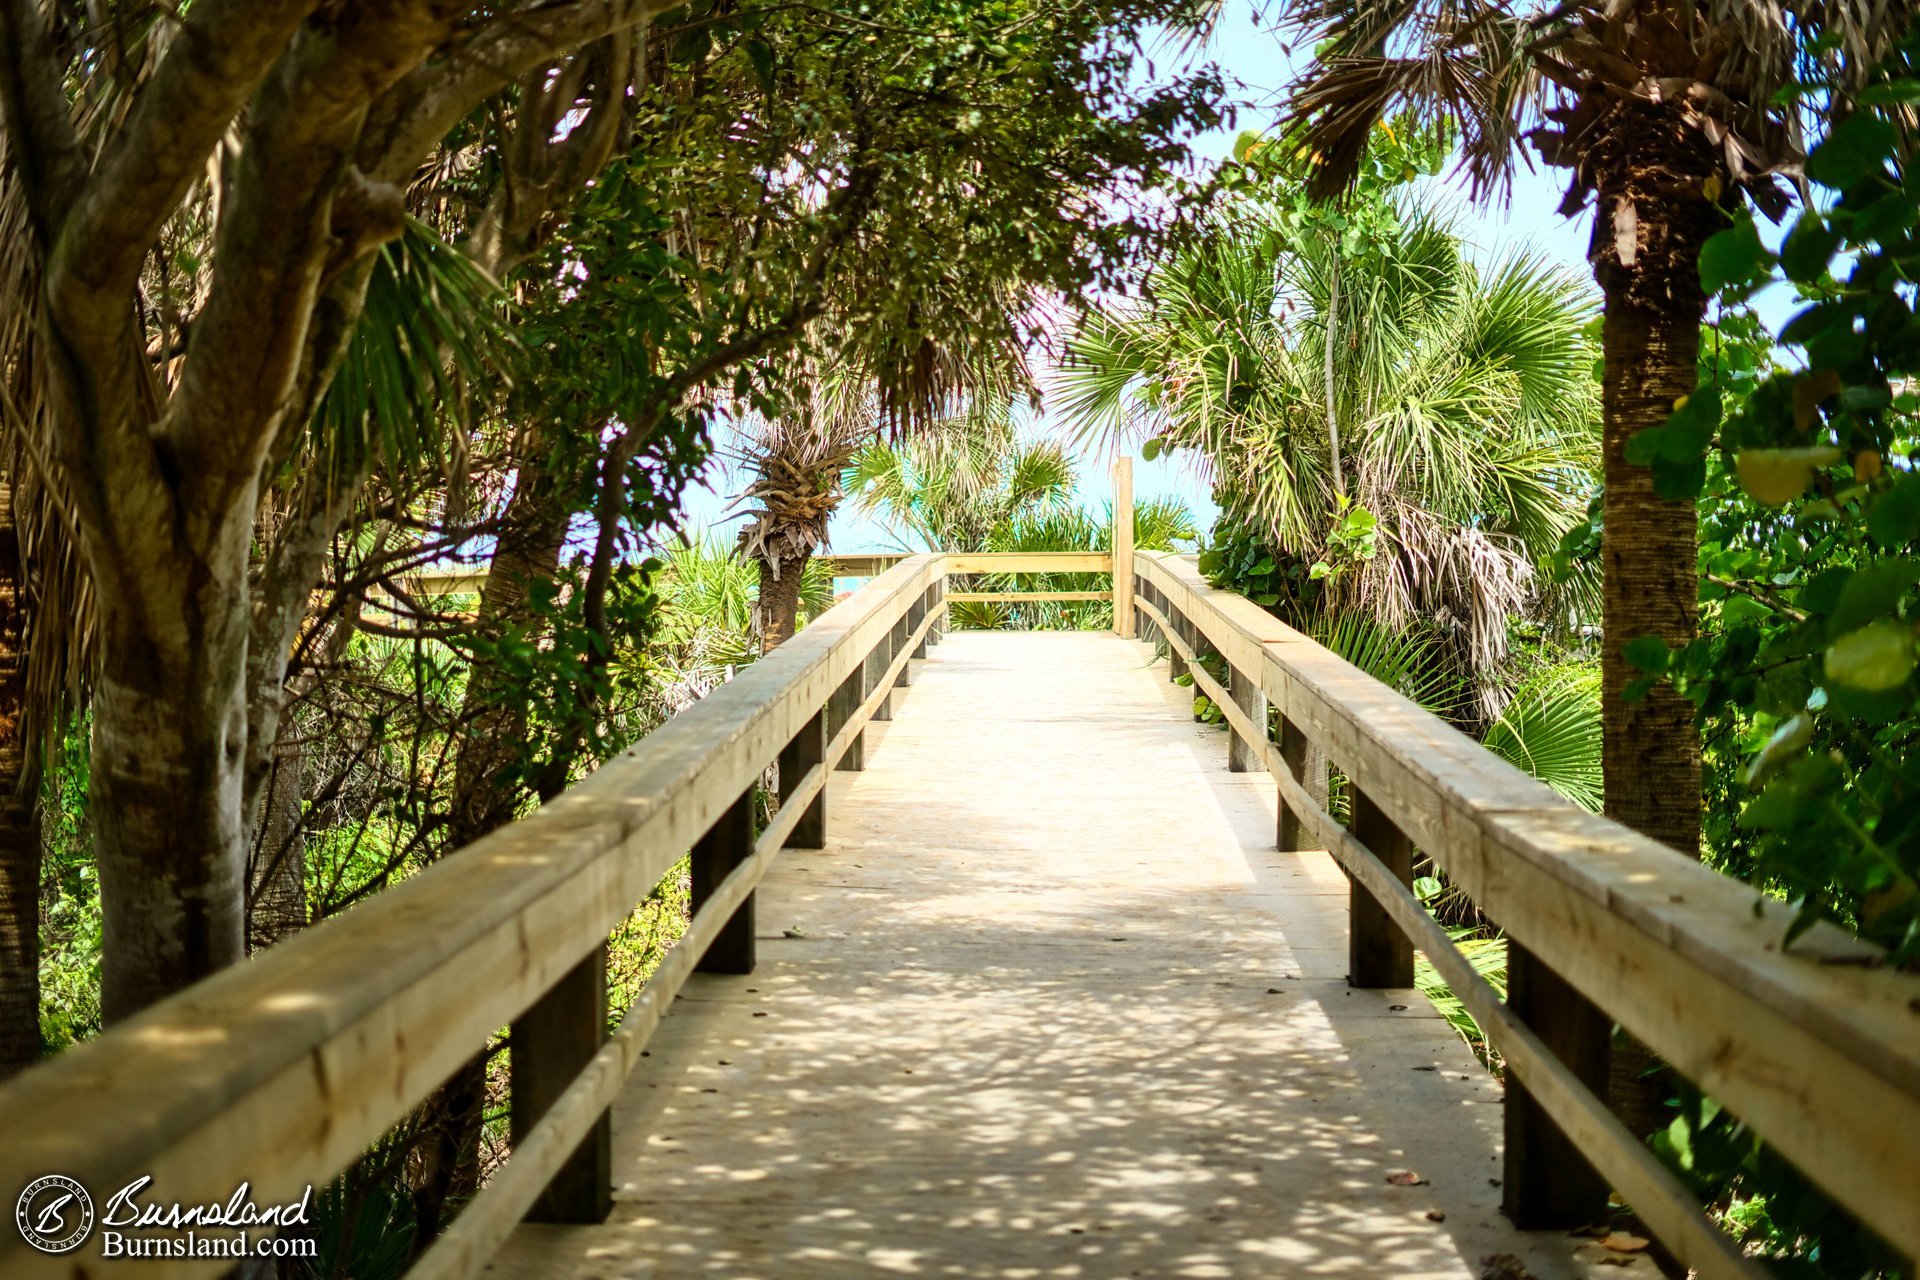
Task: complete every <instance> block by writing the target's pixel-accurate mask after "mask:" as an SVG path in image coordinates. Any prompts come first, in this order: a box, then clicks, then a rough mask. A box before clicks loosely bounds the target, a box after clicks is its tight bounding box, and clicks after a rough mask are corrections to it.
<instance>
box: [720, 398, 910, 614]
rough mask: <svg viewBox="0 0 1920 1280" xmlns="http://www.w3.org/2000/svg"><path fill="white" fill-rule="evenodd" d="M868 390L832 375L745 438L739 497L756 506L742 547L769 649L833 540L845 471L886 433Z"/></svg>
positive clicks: (762, 421) (757, 424)
mask: <svg viewBox="0 0 1920 1280" xmlns="http://www.w3.org/2000/svg"><path fill="white" fill-rule="evenodd" d="M863 389H864V388H858V389H856V388H855V387H854V386H851V385H849V384H848V383H846V382H843V381H840V380H829V381H828V382H827V383H825V384H824V385H822V386H821V387H819V388H818V389H816V390H815V391H814V392H813V394H812V395H810V396H809V397H807V398H806V399H804V400H803V401H801V402H800V403H799V404H798V405H796V406H794V407H793V408H792V409H791V410H790V411H789V412H787V413H783V414H780V415H778V416H775V417H767V418H760V419H756V420H755V421H754V422H753V423H752V424H751V425H750V426H749V427H748V428H747V430H746V431H745V432H744V433H743V435H742V441H741V444H740V446H739V448H738V450H737V457H738V460H739V461H740V462H741V463H743V464H744V465H745V466H746V467H747V468H748V469H749V471H750V472H751V475H752V479H751V480H750V481H749V482H748V484H747V486H746V488H744V489H743V490H741V492H740V496H739V497H738V498H737V499H736V500H735V501H736V503H752V504H754V506H753V509H752V510H751V511H750V512H749V513H748V521H747V524H746V527H745V528H743V529H742V530H741V531H740V549H741V552H742V553H743V554H744V555H745V556H746V557H747V559H748V561H750V562H751V563H752V564H754V565H756V566H757V567H758V570H759V590H758V592H757V594H756V597H755V599H756V606H755V612H754V630H755V631H756V633H757V634H758V635H759V636H760V643H761V645H762V647H763V648H764V649H767V650H771V649H773V648H774V647H775V646H777V645H779V644H780V643H781V642H782V641H784V640H785V639H787V638H788V637H789V636H791V635H792V634H793V630H794V626H795V625H796V621H797V612H798V609H799V607H800V593H801V590H802V581H803V575H804V574H805V572H806V569H807V566H808V565H810V564H811V563H812V558H813V554H814V552H815V551H817V550H819V549H820V548H821V547H823V546H825V545H826V542H827V524H828V521H829V520H830V519H831V518H832V516H833V513H834V510H835V509H836V508H837V507H839V505H840V501H841V498H842V497H843V496H845V491H844V490H843V489H842V488H841V473H842V471H844V470H845V468H846V466H847V464H848V463H849V462H851V461H852V459H853V456H854V454H855V453H857V452H858V451H859V450H860V449H861V447H862V446H863V445H865V444H867V443H868V442H870V441H872V440H875V439H877V438H878V436H879V431H880V422H879V418H878V414H877V413H876V411H875V406H874V405H873V404H871V403H870V402H869V398H868V397H867V396H864V395H861V394H859V392H860V390H863Z"/></svg>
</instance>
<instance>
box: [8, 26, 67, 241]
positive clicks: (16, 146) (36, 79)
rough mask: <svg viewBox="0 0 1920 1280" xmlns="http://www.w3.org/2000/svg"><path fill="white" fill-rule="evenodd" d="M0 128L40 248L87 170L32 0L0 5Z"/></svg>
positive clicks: (49, 45) (50, 47)
mask: <svg viewBox="0 0 1920 1280" xmlns="http://www.w3.org/2000/svg"><path fill="white" fill-rule="evenodd" d="M0 129H4V130H5V132H6V134H7V138H8V143H7V146H8V149H9V150H10V151H12V153H13V156H14V164H15V166H16V170H17V172H18V175H19V179H20V181H21V182H22V183H23V185H24V188H25V191H26V195H27V206H28V208H29V210H30V211H31V212H32V214H33V218H34V221H35V223H36V224H37V226H38V228H39V231H40V235H41V237H42V240H43V242H44V243H47V244H50V243H52V240H53V235H52V229H53V227H54V226H55V224H56V222H57V220H58V211H59V210H60V209H61V208H62V207H64V205H65V203H66V201H67V199H68V198H69V196H70V195H71V193H72V190H73V188H74V186H75V185H76V184H77V183H78V182H79V180H80V178H81V176H82V175H83V174H84V173H85V171H86V161H85V160H84V159H83V157H82V154H81V150H80V137H79V134H78V133H77V132H76V131H75V129H74V124H73V116H72V114H71V113H70V112H69V111H68V109H67V95H66V94H65V93H64V92H63V91H62V90H61V87H60V61H59V58H58V57H57V56H56V55H55V53H54V50H53V40H52V38H51V37H50V36H49V35H48V34H47V27H46V23H45V22H43V21H42V20H41V17H40V6H39V5H38V4H36V3H35V2H34V0H0Z"/></svg>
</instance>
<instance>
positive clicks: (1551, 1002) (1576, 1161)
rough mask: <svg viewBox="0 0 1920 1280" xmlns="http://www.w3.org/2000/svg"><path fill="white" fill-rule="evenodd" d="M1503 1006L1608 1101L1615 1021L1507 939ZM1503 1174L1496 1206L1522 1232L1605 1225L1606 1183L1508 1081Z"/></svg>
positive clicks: (1523, 1090)
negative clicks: (1499, 1207)
mask: <svg viewBox="0 0 1920 1280" xmlns="http://www.w3.org/2000/svg"><path fill="white" fill-rule="evenodd" d="M1507 1008H1509V1009H1511V1010H1512V1011H1513V1012H1514V1013H1515V1014H1517V1015H1518V1016H1519V1018H1520V1020H1521V1021H1522V1022H1524V1023H1526V1024H1527V1026H1528V1027H1530V1028H1532V1029H1533V1033H1534V1034H1535V1035H1537V1036H1539V1037H1540V1039H1541V1040H1543V1041H1545V1042H1546V1046H1547V1048H1549V1049H1551V1050H1553V1053H1554V1056H1555V1057H1557V1058H1559V1059H1560V1061H1561V1062H1563V1063H1565V1064H1566V1065H1567V1067H1568V1068H1569V1069H1570V1070H1572V1072H1573V1074H1574V1075H1575V1076H1577V1077H1578V1078H1579V1080H1580V1082H1581V1083H1582V1084H1584V1085H1586V1086H1587V1088H1589V1089H1591V1090H1592V1091H1593V1092H1594V1093H1595V1094H1597V1095H1598V1096H1600V1097H1602V1098H1604V1097H1606V1096H1607V1068H1608V1055H1609V1053H1610V1051H1611V1040H1612V1036H1613V1023H1612V1022H1611V1021H1610V1020H1609V1019H1608V1018H1607V1016H1606V1015H1605V1014H1604V1013H1602V1012H1600V1010H1598V1009H1596V1008H1595V1007H1594V1006H1593V1003H1592V1002H1591V1001H1589V1000H1588V999H1587V998H1586V997H1585V996H1583V995H1581V994H1580V992H1579V991H1577V990H1576V989H1575V988H1574V987H1573V986H1572V985H1570V984H1569V983H1568V982H1567V981H1566V979H1564V978H1562V977H1561V976H1560V975H1559V974H1557V973H1555V972H1554V971H1553V970H1551V969H1549V968H1548V967H1547V966H1546V965H1544V964H1542V963H1541V962H1540V960H1539V959H1538V958H1537V957H1536V956H1535V955H1534V954H1533V953H1532V952H1530V951H1528V950H1527V949H1526V948H1525V947H1522V946H1521V945H1520V944H1519V943H1517V942H1514V941H1513V940H1512V939H1508V941H1507ZM1506 1139H1507V1140H1506V1176H1505V1178H1504V1179H1503V1180H1502V1183H1501V1194H1502V1198H1503V1202H1502V1204H1501V1208H1503V1209H1505V1210H1506V1213H1507V1216H1508V1217H1509V1218H1511V1219H1513V1225H1514V1226H1516V1227H1519V1228H1520V1229H1521V1230H1523V1231H1564V1230H1569V1229H1571V1228H1574V1227H1584V1226H1590V1225H1592V1224H1593V1223H1596V1222H1604V1221H1605V1220H1606V1216H1607V1182H1606V1179H1605V1178H1602V1177H1601V1176H1600V1175H1599V1174H1598V1173H1597V1172H1595V1170H1594V1167H1593V1166H1592V1165H1590V1164H1588V1163H1587V1160H1586V1157H1585V1156H1583V1155H1581V1154H1580V1148H1579V1147H1577V1146H1575V1145H1574V1144H1573V1143H1572V1142H1571V1141H1569V1140H1568V1138H1567V1135H1566V1134H1564V1133H1562V1132H1560V1127H1559V1126H1558V1125H1556V1124H1554V1122H1553V1120H1552V1118H1551V1117H1549V1116H1548V1115H1547V1112H1546V1109H1545V1108H1543V1107H1542V1106H1541V1105H1540V1104H1539V1103H1538V1102H1535V1101H1534V1100H1533V1097H1532V1095H1531V1094H1529V1093H1528V1092H1527V1090H1526V1086H1525V1085H1523V1084H1521V1083H1520V1081H1519V1080H1517V1079H1515V1078H1514V1077H1513V1076H1512V1075H1511V1074H1509V1075H1508V1077H1507V1100H1506Z"/></svg>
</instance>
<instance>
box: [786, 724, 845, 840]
mask: <svg viewBox="0 0 1920 1280" xmlns="http://www.w3.org/2000/svg"><path fill="white" fill-rule="evenodd" d="M835 696H836V697H837V696H838V695H837V694H836V695H835ZM826 758H827V714H826V712H825V711H824V710H821V711H816V712H814V713H813V716H812V718H811V719H809V720H808V721H807V723H806V724H805V725H804V726H802V727H801V730H800V732H799V733H797V734H795V735H794V736H793V741H791V742H789V743H788V744H787V745H786V746H785V747H783V748H781V750H780V807H781V808H783V809H784V808H786V806H787V800H788V798H789V797H790V796H792V795H793V793H794V790H795V789H796V788H797V787H799V785H800V780H801V779H802V778H804V777H806V776H807V771H808V770H810V769H812V768H813V766H815V765H817V764H819V763H820V762H821V761H823V760H825V759H826ZM787 847H788V848H789V849H824V848H826V847H827V789H826V788H825V787H824V786H823V787H821V788H820V790H819V792H818V793H817V794H815V796H814V797H813V799H811V800H809V801H808V802H807V811H806V813H805V814H804V815H803V816H802V817H801V819H800V824H799V825H798V826H796V827H795V828H794V829H793V834H792V835H790V836H788V837H787Z"/></svg>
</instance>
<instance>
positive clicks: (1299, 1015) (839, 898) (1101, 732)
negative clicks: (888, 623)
mask: <svg viewBox="0 0 1920 1280" xmlns="http://www.w3.org/2000/svg"><path fill="white" fill-rule="evenodd" d="M931 654H932V658H931V660H930V661H928V662H926V663H924V664H923V663H918V662H916V663H914V686H913V687H912V688H911V689H910V690H909V691H907V692H906V694H905V695H904V696H897V697H896V702H897V706H898V709H897V712H896V718H895V719H894V720H893V721H891V722H890V723H887V724H874V725H872V726H870V727H869V729H868V731H867V768H866V770H865V771H864V772H861V773H845V772H842V773H837V774H835V775H834V777H833V780H832V783H831V787H830V796H829V803H828V813H829V818H828V841H827V847H826V848H825V849H824V850H823V851H819V852H809V851H802V850H789V851H788V852H787V853H785V854H784V855H782V857H781V859H780V860H779V861H778V862H777V863H776V864H775V865H774V867H773V869H772V870H771V872H770V873H769V874H768V876H767V878H766V880H765V881H763V882H762V885H761V887H760V890H759V901H758V922H759V923H758V932H759V937H760V941H759V947H760V962H759V968H758V971H757V972H756V973H755V974H753V975H752V976H751V977H716V976H707V975H700V976H696V977H695V978H694V979H693V980H692V981H691V982H690V983H689V984H688V986H687V987H686V989H685V991H684V992H683V994H682V996H681V998H680V999H679V1000H678V1002H677V1003H676V1004H675V1006H674V1013H673V1015H672V1016H671V1017H669V1018H668V1019H667V1021H666V1022H665V1023H664V1024H663V1025H662V1027H661V1029H660V1031H659V1032H658V1034H657V1035H656V1036H655V1038H654V1039H653V1041H652V1044H651V1048H650V1051H649V1055H648V1057H647V1060H646V1061H644V1062H643V1063H642V1064H641V1065H640V1067H639V1069H638V1070H637V1071H636V1072H635V1074H634V1075H633V1076H632V1077H631V1079H630V1080H629V1082H628V1084H627V1086H626V1089H625V1092H624V1094H623V1095H622V1096H621V1098H620V1100H619V1101H618V1102H617V1103H616V1104H615V1107H614V1112H613V1116H614V1152H613V1158H614V1186H615V1204H614V1210H613V1215H612V1217H611V1218H610V1219H609V1220H608V1221H607V1222H606V1223H605V1224H604V1225H600V1226H591V1227H552V1226H523V1227H521V1228H520V1229H519V1230H518V1231H517V1232H516V1233H515V1235H514V1237H513V1239H512V1240H511V1242H510V1243H509V1244H508V1245H507V1247H506V1248H505V1249H504V1250H503V1251H502V1252H501V1253H500V1254H499V1255H498V1257H497V1258H496V1259H495V1261H494V1263H493V1264H492V1266H491V1268H490V1269H489V1272H488V1274H490V1275H493V1276H498V1277H502V1278H503V1280H504V1278H507V1277H511V1278H513V1280H519V1278H520V1277H531V1276H555V1275H559V1276H574V1277H603V1278H604V1280H615V1278H616V1277H623V1278H637V1277H643V1276H658V1277H663V1278H664V1277H682V1276H685V1277H693V1276H700V1277H768V1278H769V1280H771V1278H774V1277H779V1278H782V1280H785V1278H788V1277H839V1276H883V1275H885V1276H892V1275H910V1276H969V1277H971V1276H991V1277H1009V1278H1011V1277H1029V1276H1031V1277H1041V1276H1075V1277H1110V1276H1147V1277H1163V1276H1164V1277H1173V1276H1196V1277H1198V1276H1234V1277H1241V1276H1245V1277H1252V1276H1261V1277H1285V1276H1345V1277H1367V1278H1368V1280H1392V1278H1396V1277H1409V1278H1411V1277H1468V1278H1470V1280H1471V1278H1473V1277H1479V1276H1481V1275H1482V1274H1483V1271H1485V1269H1486V1268H1485V1263H1484V1260H1485V1259H1487V1258H1489V1257H1493V1256H1496V1255H1502V1254H1506V1255H1514V1256H1516V1257H1517V1258H1518V1259H1520V1260H1522V1261H1523V1262H1524V1264H1525V1267H1526V1273H1527V1274H1531V1275H1533V1276H1535V1277H1538V1278H1539V1280H1552V1278H1553V1277H1558V1276H1569V1275H1584V1274H1588V1273H1589V1271H1590V1270H1592V1271H1594V1272H1597V1273H1598V1274H1603V1275H1609V1276H1611V1275H1622V1276H1635V1275H1639V1276H1643V1277H1651V1276H1654V1275H1656V1274H1657V1272H1656V1271H1655V1270H1654V1268H1653V1266H1652V1264H1651V1263H1650V1262H1649V1261H1648V1260H1646V1259H1644V1258H1636V1259H1632V1260H1631V1261H1628V1262H1627V1265H1625V1266H1607V1267H1604V1268H1601V1267H1595V1266H1594V1264H1595V1263H1596V1262H1597V1260H1598V1259H1597V1255H1598V1254H1599V1252H1600V1251H1599V1249H1598V1247H1597V1246H1596V1245H1594V1244H1592V1243H1590V1242H1584V1241H1582V1240H1580V1239H1578V1238H1572V1237H1568V1236H1566V1235H1563V1234H1560V1233H1544V1234H1522V1233H1519V1232H1516V1231H1515V1230H1514V1229H1513V1228H1512V1227H1511V1225H1510V1224H1509V1223H1508V1222H1507V1220H1506V1219H1505V1218H1504V1217H1503V1216H1501V1214H1500V1211H1499V1202H1500V1197H1501V1188H1500V1187H1499V1185H1498V1182H1497V1180H1498V1179H1499V1177H1500V1176H1501V1163H1500V1160H1499V1135H1500V1127H1501V1111H1500V1107H1499V1105H1498V1104H1499V1101H1500V1091H1499V1089H1498V1086H1497V1085H1495V1084H1494V1083H1493V1082H1492V1081H1491V1080H1489V1078H1488V1077H1487V1076H1486V1075H1485V1074H1484V1073H1483V1072H1482V1071H1481V1069H1480V1068H1479V1066H1478V1064H1477V1063H1476V1062H1475V1061H1474V1059H1473V1057H1472V1055H1471V1054H1470V1053H1469V1052H1468V1050H1467V1048H1466V1046H1465V1045H1464V1044H1462V1043H1461V1041H1460V1040H1459V1038H1458V1037H1457V1036H1455V1035H1454V1033H1453V1032H1452V1031H1451V1030H1450V1029H1449V1028H1448V1026H1447V1025H1446V1024H1445V1022H1443V1021H1442V1020H1441V1019H1440V1018H1439V1017H1438V1015H1437V1014H1436V1013H1435V1012H1434V1010H1433V1009H1432V1007H1431V1006H1430V1005H1429V1004H1428V1003H1427V1002H1426V1001H1425V1000H1424V999H1423V998H1421V997H1420V995H1419V994H1418V993H1417V992H1415V991H1356V990H1351V989H1349V988H1348V986H1347V985H1346V982H1345V970H1346V956H1347V951H1346V934H1347V883H1346V880H1345V877H1344V875H1343V874H1342V872H1341V871H1340V870H1339V869H1338V867H1337V866H1336V865H1335V864H1334V863H1333V861H1332V860H1331V859H1330V858H1328V857H1327V856H1326V855H1325V854H1321V853H1280V852H1276V851H1275V849H1274V847H1273V846H1274V834H1273V833H1274V821H1275V815H1274V804H1275V799H1274V792H1273V784H1272V782H1271V781H1270V780H1269V779H1268V777H1267V776H1266V775H1265V774H1264V773H1258V774H1232V773H1228V772H1227V771H1226V769H1225V757H1226V750H1227V748H1226V735H1225V734H1224V733H1223V732H1221V731H1220V730H1218V729H1214V728H1209V727H1204V726H1199V725H1196V724H1194V723H1193V722H1192V720H1191V717H1190V716H1189V715H1188V714H1187V709H1188V701H1189V698H1190V693H1189V691H1188V690H1185V689H1180V688H1176V687H1174V686H1172V685H1170V684H1169V683H1168V682H1167V679H1166V668H1165V666H1164V664H1153V663H1151V658H1152V651H1151V649H1150V648H1149V647H1148V646H1146V645H1144V644H1140V643H1135V642H1132V641H1127V640H1122V639H1119V638H1117V637H1115V636H1113V635H1110V634H1105V633H1099V634H1093V633H1017V632H1016V633H1005V632H995V633H980V632H960V633H955V634H952V635H950V636H948V638H947V640H946V642H945V643H944V644H942V645H940V646H938V647H936V648H934V649H932V650H931ZM1407 1173H1413V1174H1416V1175H1418V1177H1419V1178H1420V1179H1424V1180H1425V1182H1423V1183H1422V1184H1420V1185H1396V1183H1395V1182H1394V1181H1392V1180H1391V1179H1393V1177H1394V1175H1405V1174H1407ZM1402 1180H1403V1181H1404V1180H1405V1179H1404V1178H1403V1179H1402ZM1622 1260H1623V1259H1621V1258H1618V1257H1615V1258H1613V1259H1610V1261H1613V1262H1620V1261H1622ZM1487 1274H1491V1275H1494V1276H1498V1277H1502V1278H1503V1280H1505V1278H1506V1277H1512V1276H1518V1275H1520V1274H1522V1273H1521V1272H1519V1271H1511V1270H1498V1269H1496V1270H1493V1271H1490V1272H1487Z"/></svg>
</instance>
